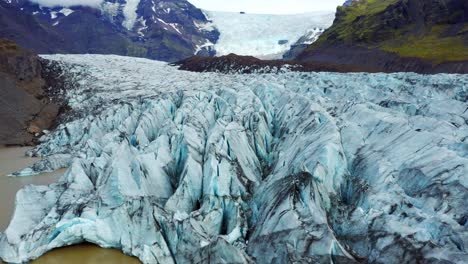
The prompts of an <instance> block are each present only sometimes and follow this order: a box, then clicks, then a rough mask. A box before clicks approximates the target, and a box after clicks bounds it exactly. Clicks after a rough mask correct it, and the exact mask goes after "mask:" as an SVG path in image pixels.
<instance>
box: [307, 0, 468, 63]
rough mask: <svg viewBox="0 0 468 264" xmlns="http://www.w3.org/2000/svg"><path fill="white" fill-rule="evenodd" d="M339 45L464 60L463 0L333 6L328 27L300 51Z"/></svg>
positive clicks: (467, 19)
mask: <svg viewBox="0 0 468 264" xmlns="http://www.w3.org/2000/svg"><path fill="white" fill-rule="evenodd" d="M335 44H344V45H350V46H361V47H367V48H371V49H379V50H383V51H387V52H393V53H397V54H398V55H399V56H401V57H414V58H421V59H428V60H432V61H433V62H434V63H441V62H445V61H466V60H468V1H466V0H434V1H427V0H360V1H355V2H353V3H352V4H351V5H350V6H347V7H339V8H338V10H337V13H336V19H335V21H334V24H333V26H332V27H330V28H329V29H328V30H327V31H325V33H324V34H323V35H322V36H321V37H320V38H319V40H318V41H317V42H316V43H314V44H313V45H311V46H310V47H309V48H308V49H307V50H306V51H312V50H314V49H316V48H319V47H323V46H327V45H335Z"/></svg>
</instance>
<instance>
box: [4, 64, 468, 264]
mask: <svg viewBox="0 0 468 264" xmlns="http://www.w3.org/2000/svg"><path fill="white" fill-rule="evenodd" d="M46 58H48V59H51V60H55V61H57V62H59V63H61V64H62V66H63V67H64V68H66V69H67V72H68V73H69V75H70V80H72V81H73V82H75V83H79V85H77V86H76V87H75V88H74V89H71V90H69V91H68V92H67V94H66V96H67V98H68V101H69V102H70V105H71V107H72V109H73V110H72V112H71V113H72V114H76V117H75V118H74V119H73V120H72V121H69V122H67V123H64V124H62V125H60V126H59V127H58V129H57V130H56V131H55V132H53V133H51V134H49V135H47V136H45V137H44V138H43V139H42V144H41V145H39V146H38V147H37V148H35V149H34V150H33V151H32V153H31V154H32V155H38V156H42V157H44V160H43V161H41V162H39V163H38V164H36V165H35V166H33V167H32V168H29V169H28V170H25V172H33V173H34V172H39V171H45V170H53V169H56V168H58V167H62V166H69V169H68V170H67V172H66V173H65V175H64V176H63V177H62V178H61V179H60V181H59V182H58V183H56V184H52V185H50V186H28V187H26V188H25V189H23V190H21V191H20V192H19V193H18V195H17V207H16V211H15V215H14V218H13V220H12V222H11V224H10V226H9V227H8V229H7V230H6V232H5V233H4V234H2V235H1V237H0V257H1V258H2V259H3V260H5V261H7V262H15V263H20V262H25V261H28V260H31V259H34V258H37V257H39V256H40V255H42V254H44V253H45V252H47V251H48V250H50V249H53V248H56V247H61V246H64V245H70V244H76V243H80V242H83V241H88V242H91V243H95V244H97V245H99V246H102V247H112V248H119V249H121V250H122V251H123V252H125V253H127V254H130V255H134V256H137V257H138V258H139V259H140V260H141V261H142V262H144V263H201V262H203V263H205V262H214V263H250V262H256V263H287V262H307V263H325V262H326V263H330V262H332V263H353V262H360V261H363V260H367V261H368V262H370V263H397V262H401V263H412V262H415V261H416V260H421V261H425V262H433V263H442V262H444V263H446V262H447V263H463V261H464V260H465V259H466V258H467V257H468V256H467V253H466V249H465V245H466V243H467V241H468V231H467V229H466V219H467V217H468V212H467V210H468V209H467V208H468V207H467V206H466V200H467V198H468V197H467V196H468V192H467V187H468V173H467V172H468V158H467V156H468V155H467V154H468V153H467V152H468V151H467V145H468V129H467V128H468V125H467V123H468V122H467V121H468V105H467V98H468V77H466V76H464V75H433V76H421V75H417V74H411V73H406V74H403V73H402V74H335V73H290V72H285V73H282V74H256V75H237V74H232V75H223V74H214V73H190V72H182V71H178V70H177V69H176V68H174V67H171V66H167V65H166V64H164V63H160V62H154V61H149V60H144V59H135V58H126V57H118V56H98V55H92V59H91V57H90V55H55V56H47V57H46ZM24 174H25V173H22V174H21V173H20V175H24Z"/></svg>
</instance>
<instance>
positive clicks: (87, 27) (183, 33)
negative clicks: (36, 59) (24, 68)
mask: <svg viewBox="0 0 468 264" xmlns="http://www.w3.org/2000/svg"><path fill="white" fill-rule="evenodd" d="M209 23H210V21H208V19H207V18H206V16H205V15H204V14H203V12H202V11H201V10H200V9H198V8H196V7H195V6H193V5H192V4H190V3H189V2H188V1H184V0H162V1H156V0H135V1H125V0H106V1H103V2H102V3H101V4H100V5H99V6H97V7H89V6H70V7H59V6H57V7H45V6H40V5H38V4H35V3H32V2H30V1H28V0H1V1H0V37H2V38H7V39H10V40H13V41H15V42H16V43H18V44H19V45H21V46H23V47H25V48H29V49H32V50H34V51H35V52H37V53H100V54H119V55H127V56H136V57H146V58H151V59H157V60H163V61H176V60H180V59H183V58H186V57H189V56H192V55H194V54H195V53H199V54H205V55H210V54H212V53H213V51H212V49H211V46H212V43H214V42H216V41H217V39H218V36H219V33H218V32H217V30H216V29H215V28H212V27H211V28H208V27H206V25H207V24H209Z"/></svg>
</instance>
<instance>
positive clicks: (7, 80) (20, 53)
mask: <svg viewBox="0 0 468 264" xmlns="http://www.w3.org/2000/svg"><path fill="white" fill-rule="evenodd" d="M44 76H45V74H44V71H43V67H42V64H41V61H40V59H39V57H37V56H36V55H35V54H33V53H32V52H30V51H27V50H24V49H22V48H20V47H18V46H17V45H16V44H15V43H13V42H10V41H7V40H3V39H0V93H1V96H0V124H1V126H0V145H25V144H32V142H33V139H34V138H35V135H36V134H40V133H42V131H43V130H44V129H48V128H49V127H50V126H51V125H52V124H53V121H54V119H55V117H56V116H57V114H58V111H59V105H58V104H57V103H55V102H52V101H51V99H50V97H49V96H48V94H49V92H50V91H49V90H48V88H49V84H50V83H49V82H48V80H47V79H45V78H44Z"/></svg>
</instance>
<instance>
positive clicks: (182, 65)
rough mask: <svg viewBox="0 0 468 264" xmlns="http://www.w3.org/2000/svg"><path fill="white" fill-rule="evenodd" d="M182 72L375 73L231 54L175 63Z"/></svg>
mask: <svg viewBox="0 0 468 264" xmlns="http://www.w3.org/2000/svg"><path fill="white" fill-rule="evenodd" d="M173 65H176V66H178V67H179V69H180V70H184V71H192V72H218V73H229V74H235V73H242V74H243V73H246V74H250V73H280V72H285V71H300V72H312V71H315V72H374V70H373V69H372V68H370V67H369V68H365V67H362V66H357V65H338V64H330V63H319V62H313V63H308V62H301V61H286V60H261V59H258V58H255V57H252V56H239V55H236V54H229V55H226V56H219V57H202V56H193V57H190V58H187V59H185V60H181V61H178V62H175V63H173Z"/></svg>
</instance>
